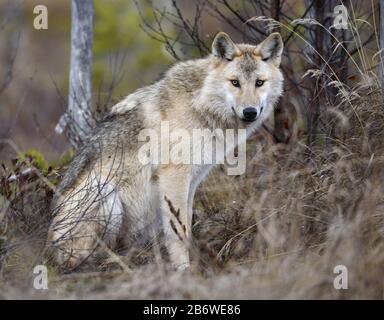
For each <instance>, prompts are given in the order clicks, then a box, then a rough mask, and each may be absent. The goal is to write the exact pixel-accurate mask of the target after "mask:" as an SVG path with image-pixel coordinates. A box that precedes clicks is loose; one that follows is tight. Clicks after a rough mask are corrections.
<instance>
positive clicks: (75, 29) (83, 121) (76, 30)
mask: <svg viewBox="0 0 384 320" xmlns="http://www.w3.org/2000/svg"><path fill="white" fill-rule="evenodd" d="M92 45H93V0H72V29H71V66H70V74H69V97H68V112H67V119H68V129H69V130H68V136H69V139H70V142H71V144H72V146H73V147H74V148H78V147H79V146H80V145H81V144H82V143H83V141H84V139H85V137H86V136H87V135H88V134H89V133H90V131H91V129H92V127H93V123H94V120H93V118H92V80H91V72H92Z"/></svg>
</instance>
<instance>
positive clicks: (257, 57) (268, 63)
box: [200, 32, 283, 127]
mask: <svg viewBox="0 0 384 320" xmlns="http://www.w3.org/2000/svg"><path fill="white" fill-rule="evenodd" d="M282 51H283V41H282V39H281V36H280V34H279V33H272V34H271V35H270V36H269V37H267V38H266V39H265V40H264V41H263V42H261V43H260V44H258V45H250V44H235V43H233V41H232V40H231V39H230V37H229V36H228V35H227V34H226V33H224V32H220V33H219V34H217V36H216V37H215V39H214V41H213V43H212V55H211V59H212V61H213V63H212V68H211V70H209V72H208V75H207V77H206V79H205V82H204V85H203V88H202V90H201V95H200V98H202V99H204V100H205V101H206V103H204V104H205V106H206V108H207V110H206V112H208V113H210V114H214V115H215V118H219V119H221V120H224V121H226V122H229V123H233V122H234V121H235V122H236V123H239V124H241V125H242V126H245V127H248V126H253V125H256V124H257V123H261V122H262V121H263V120H265V119H266V118H267V117H268V116H269V114H270V113H271V111H272V110H273V106H274V104H275V102H276V101H277V99H278V98H279V96H280V95H281V94H282V86H283V75H282V73H281V71H280V69H279V66H280V62H281V54H282Z"/></svg>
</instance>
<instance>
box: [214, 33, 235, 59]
mask: <svg viewBox="0 0 384 320" xmlns="http://www.w3.org/2000/svg"><path fill="white" fill-rule="evenodd" d="M212 53H213V55H214V56H215V57H218V58H220V59H226V60H229V61H231V60H233V58H234V56H235V55H237V54H239V53H240V50H239V48H237V47H236V45H235V44H234V43H233V41H232V40H231V38H230V37H229V35H227V34H226V33H225V32H219V33H218V34H217V35H216V37H215V39H214V40H213V42H212Z"/></svg>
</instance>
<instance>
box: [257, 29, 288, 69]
mask: <svg viewBox="0 0 384 320" xmlns="http://www.w3.org/2000/svg"><path fill="white" fill-rule="evenodd" d="M283 48H284V43H283V39H281V35H280V33H278V32H274V33H271V34H270V35H269V36H268V38H267V39H265V40H264V41H263V42H262V43H260V44H259V45H258V46H257V49H256V51H258V54H260V55H261V58H262V59H263V60H264V61H270V62H272V63H273V64H274V65H275V66H276V67H278V66H279V65H280V62H281V54H282V53H283Z"/></svg>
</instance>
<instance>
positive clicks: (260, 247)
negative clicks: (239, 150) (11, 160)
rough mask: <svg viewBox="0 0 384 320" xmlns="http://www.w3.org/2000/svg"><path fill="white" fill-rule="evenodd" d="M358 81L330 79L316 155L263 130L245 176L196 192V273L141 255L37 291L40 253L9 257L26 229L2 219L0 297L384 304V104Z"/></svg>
mask: <svg viewBox="0 0 384 320" xmlns="http://www.w3.org/2000/svg"><path fill="white" fill-rule="evenodd" d="M359 56H360V60H363V59H364V56H363V55H362V53H359ZM354 63H356V62H355V61H354ZM356 64H357V63H356ZM360 64H362V65H364V63H360ZM312 74H314V75H315V76H318V75H319V72H318V71H317V72H312ZM320 75H321V73H320ZM360 78H361V79H362V82H361V84H360V85H359V86H357V87H355V88H346V87H345V86H341V85H340V83H338V82H337V80H335V79H332V81H330V83H329V85H334V86H337V87H338V89H339V101H340V103H339V104H338V105H337V106H328V108H324V109H323V110H322V111H321V115H320V123H321V126H320V128H319V134H318V135H317V139H316V141H315V142H314V144H313V146H312V148H311V149H309V148H308V147H307V146H306V145H305V143H304V141H305V137H301V138H296V139H294V140H292V141H291V142H290V144H277V145H276V144H273V143H271V142H270V139H269V138H268V135H267V134H265V133H258V134H256V135H255V137H254V138H253V139H252V140H251V143H249V144H248V149H247V152H248V158H247V159H248V161H247V172H246V174H245V175H242V176H239V177H231V176H227V175H226V174H225V173H224V172H223V170H222V169H221V168H217V169H216V170H215V171H214V172H213V173H212V174H211V176H210V177H209V178H208V179H207V180H206V181H205V182H204V184H203V185H202V186H201V187H200V188H199V190H198V193H197V196H196V201H195V217H194V224H193V234H194V242H193V244H192V248H191V252H192V257H193V265H192V268H191V270H190V271H186V272H183V273H175V272H171V271H169V270H167V266H166V265H164V264H163V263H162V262H161V261H158V260H151V259H150V258H148V259H149V261H152V262H150V263H146V264H142V262H143V261H147V260H148V259H146V256H147V255H148V253H147V252H139V253H132V254H131V256H130V257H126V258H124V257H118V258H117V257H116V256H114V258H115V259H116V258H117V259H119V261H118V263H117V264H116V263H114V264H112V265H113V266H112V267H107V268H106V267H105V265H99V266H96V268H95V269H96V271H95V270H93V271H92V272H83V273H72V274H67V275H62V274H57V272H56V271H55V267H54V265H51V267H50V282H49V287H50V289H49V290H47V291H36V290H34V289H32V286H31V272H30V266H31V265H33V263H32V262H33V261H35V262H36V256H35V255H34V254H31V251H29V250H26V248H29V247H28V246H25V245H24V246H20V247H22V248H23V249H17V250H8V249H9V248H10V247H12V244H14V243H15V241H16V240H17V241H20V238H21V239H25V237H26V236H28V234H21V235H20V232H18V234H17V236H15V234H14V233H12V230H13V229H12V228H13V227H14V226H13V225H12V226H11V225H10V224H9V221H10V220H9V219H5V218H3V220H2V224H1V225H0V226H1V227H2V229H0V232H1V234H0V237H1V238H0V241H1V242H0V245H1V246H2V248H1V249H2V250H1V252H0V257H1V260H0V263H1V274H0V276H1V278H0V297H5V298H16V297H17V298H20V297H21V298H107V299H115V298H118V299H120V298H128V299H131V298H143V299H167V298H185V299H215V298H219V299H233V298H237V299H242V298H251V299H252V298H260V299H270V298H277V299H291V298H298V299H310V298H314V299H357V298H362V299H368V298H373V299H383V298H384V280H383V277H382V271H383V270H384V201H383V200H384V199H383V194H384V165H383V164H384V139H383V137H384V99H383V92H382V90H381V89H380V88H379V86H378V85H377V82H376V78H375V75H374V74H372V73H371V72H365V71H364V72H363V71H362V72H361V74H360ZM2 193H3V195H4V189H2ZM19 200H20V199H19ZM11 208H14V207H13V206H12V207H11ZM24 211H25V210H24ZM10 212H11V213H9V210H8V216H9V215H10V216H12V212H13V213H14V212H15V211H12V210H11V211H10ZM29 212H32V211H29ZM47 215H48V213H47V212H45V213H44V214H43V216H44V217H45V218H46V217H47ZM27 216H28V214H27ZM30 218H31V217H30ZM31 220H32V221H34V218H33V219H32V218H31V219H29V220H25V221H31ZM22 221H24V220H22ZM16 225H18V226H20V224H16ZM27 225H28V226H30V222H28V223H27ZM18 230H20V228H18ZM21 230H27V231H26V233H28V232H30V231H31V229H30V228H29V227H28V228H27V229H25V228H24V229H23V228H21ZM28 230H29V231H28ZM10 235H12V236H11V237H10ZM40 237H42V236H41V235H40ZM15 239H16V240H15ZM29 246H30V243H29ZM18 248H19V247H18ZM25 251H27V252H25ZM27 261H28V263H27ZM121 264H124V265H125V266H127V267H124V268H123V267H122V266H121ZM336 265H345V266H346V267H347V269H348V286H349V287H348V289H347V290H336V289H335V288H334V286H333V280H334V278H335V276H336V275H335V274H334V273H333V270H334V267H335V266H336ZM15 270H16V271H15ZM20 270H22V271H20ZM100 270H101V271H100ZM16 275H17V276H16Z"/></svg>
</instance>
